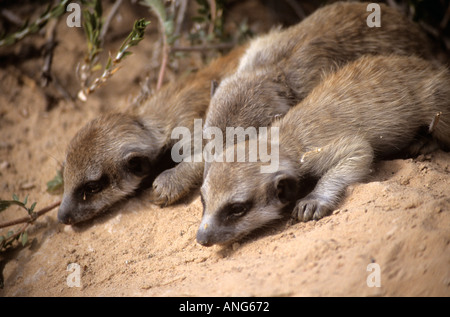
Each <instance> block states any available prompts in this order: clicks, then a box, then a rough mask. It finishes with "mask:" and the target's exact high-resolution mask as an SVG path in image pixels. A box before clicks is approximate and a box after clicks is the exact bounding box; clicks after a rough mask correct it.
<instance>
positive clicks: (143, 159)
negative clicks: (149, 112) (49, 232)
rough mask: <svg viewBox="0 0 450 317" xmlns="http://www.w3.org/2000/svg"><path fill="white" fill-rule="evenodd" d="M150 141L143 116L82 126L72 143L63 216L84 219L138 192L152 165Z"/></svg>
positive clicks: (69, 221) (117, 117) (67, 220)
mask: <svg viewBox="0 0 450 317" xmlns="http://www.w3.org/2000/svg"><path fill="white" fill-rule="evenodd" d="M151 140H152V138H151V136H149V134H148V131H146V129H145V128H144V127H143V126H142V125H141V124H140V123H139V122H138V121H136V120H135V119H134V118H132V117H129V116H125V115H123V114H116V115H108V116H104V117H101V118H98V119H96V120H94V121H92V122H91V123H89V124H88V125H87V126H85V127H84V128H83V129H81V130H80V131H79V132H78V134H77V135H76V136H75V137H74V139H73V140H72V141H71V143H70V145H69V148H68V152H67V156H66V161H65V166H64V172H63V178H64V195H63V199H62V203H61V206H60V208H59V211H58V220H59V221H60V222H62V223H65V224H74V223H77V222H81V221H85V220H87V219H89V218H92V217H93V216H95V215H96V214H98V213H100V212H102V211H105V210H106V209H108V208H109V207H111V206H112V205H113V204H115V203H117V202H118V201H120V200H122V199H123V198H126V197H127V196H129V195H131V194H133V193H134V191H135V190H136V189H137V188H138V187H139V185H140V183H141V181H142V180H143V179H144V178H145V177H146V176H147V175H148V174H149V173H150V171H151V169H152V162H153V160H154V159H155V157H156V155H155V154H154V153H153V152H154V151H152V147H151ZM145 141H148V142H145Z"/></svg>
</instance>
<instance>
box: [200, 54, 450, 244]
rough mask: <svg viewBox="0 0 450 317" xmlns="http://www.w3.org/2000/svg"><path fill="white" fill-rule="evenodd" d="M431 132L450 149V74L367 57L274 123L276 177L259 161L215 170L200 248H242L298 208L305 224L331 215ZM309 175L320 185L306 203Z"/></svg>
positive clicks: (206, 188) (414, 60)
mask: <svg viewBox="0 0 450 317" xmlns="http://www.w3.org/2000/svg"><path fill="white" fill-rule="evenodd" d="M436 118H439V122H437V123H436V121H437V120H436ZM424 127H425V129H428V133H429V134H430V135H429V137H432V138H433V139H434V141H435V142H437V143H438V144H439V145H440V146H441V147H442V148H443V149H444V150H450V72H449V70H448V69H446V68H445V67H438V66H434V65H433V64H431V63H430V62H429V61H426V60H424V59H421V58H418V57H402V56H364V57H362V58H360V59H358V60H356V61H354V62H352V63H349V64H347V65H346V66H344V67H342V68H341V69H340V70H338V71H337V72H335V73H331V74H329V75H328V76H326V77H325V78H324V80H323V81H322V82H321V83H320V84H319V85H318V86H316V87H315V88H314V89H313V90H312V92H311V93H310V94H309V95H308V96H307V97H306V98H305V99H304V100H303V101H302V102H301V103H299V104H298V105H296V106H295V107H294V108H292V109H291V110H289V112H288V113H287V114H286V115H285V116H284V117H283V118H280V119H277V120H276V121H274V123H273V125H272V128H278V133H279V156H278V160H279V161H278V169H277V171H276V172H272V173H261V166H263V165H264V164H265V163H262V162H261V161H258V160H256V161H255V162H234V163H219V162H212V163H210V164H209V165H210V166H209V169H208V172H207V174H206V176H205V179H204V182H203V185H202V187H201V196H202V202H203V206H204V207H203V208H204V209H203V218H202V221H201V224H200V227H199V229H198V233H197V241H198V243H200V244H202V245H204V246H210V245H213V244H226V243H229V242H232V241H235V240H236V239H239V238H241V237H242V236H244V235H247V234H248V233H250V232H251V231H252V230H254V229H256V228H260V227H263V226H265V225H267V224H268V223H270V222H271V221H273V220H275V219H279V218H281V217H282V210H283V209H284V208H285V207H286V206H288V205H289V206H292V204H294V206H295V207H294V209H293V211H292V216H293V217H294V218H295V219H297V220H299V221H308V220H311V219H320V218H322V217H324V216H326V215H328V214H329V213H330V212H331V211H332V210H333V209H335V208H336V207H337V206H338V204H339V203H340V201H341V199H342V197H343V195H344V193H345V189H346V187H347V186H348V185H350V184H352V183H356V182H361V181H363V180H365V179H366V177H367V176H368V175H369V173H370V169H371V165H372V162H373V160H374V159H377V158H382V157H385V156H389V155H394V154H397V153H399V152H401V151H402V150H406V151H408V149H410V148H414V147H410V145H411V144H412V143H414V142H415V140H416V137H417V135H418V133H419V132H421V131H423V128H424ZM270 131H271V130H270ZM269 137H270V136H269ZM269 142H270V141H269ZM244 145H245V144H244ZM274 146H275V144H274V143H272V147H274ZM306 176H312V177H314V178H317V179H318V182H317V184H316V186H315V188H314V189H313V190H312V192H310V193H309V194H307V195H306V196H305V197H303V198H301V199H299V198H300V197H298V193H299V190H300V189H301V188H302V186H303V182H304V179H305V177H306ZM298 199H299V200H298Z"/></svg>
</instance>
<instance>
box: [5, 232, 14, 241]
mask: <svg viewBox="0 0 450 317" xmlns="http://www.w3.org/2000/svg"><path fill="white" fill-rule="evenodd" d="M13 234H14V231H13V230H9V231H8V232H7V233H6V239H8V238H9V237H11V236H12V235H13Z"/></svg>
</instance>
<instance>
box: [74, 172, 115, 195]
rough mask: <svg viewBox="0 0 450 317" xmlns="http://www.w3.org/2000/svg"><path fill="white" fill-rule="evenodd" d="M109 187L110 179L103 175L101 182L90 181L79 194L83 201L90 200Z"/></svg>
mask: <svg viewBox="0 0 450 317" xmlns="http://www.w3.org/2000/svg"><path fill="white" fill-rule="evenodd" d="M108 185H109V178H108V176H107V175H102V177H100V179H99V180H95V181H88V182H86V183H84V184H83V185H81V186H80V188H79V189H78V194H79V196H80V197H81V199H82V200H87V199H89V198H90V197H91V196H92V195H94V194H97V193H99V192H101V191H102V190H104V189H105V188H106V187H107V186H108Z"/></svg>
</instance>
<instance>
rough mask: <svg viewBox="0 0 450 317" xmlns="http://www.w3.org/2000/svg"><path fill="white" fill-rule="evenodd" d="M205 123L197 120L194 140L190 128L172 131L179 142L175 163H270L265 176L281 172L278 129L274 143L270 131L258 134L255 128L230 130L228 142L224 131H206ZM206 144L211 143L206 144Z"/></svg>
mask: <svg viewBox="0 0 450 317" xmlns="http://www.w3.org/2000/svg"><path fill="white" fill-rule="evenodd" d="M202 122H203V120H202V119H195V120H194V135H193V136H192V134H191V130H189V129H188V128H187V127H176V128H174V129H173V130H172V134H171V138H172V139H179V141H178V142H177V143H175V144H174V145H173V147H172V152H171V156H172V160H173V161H174V162H176V163H179V162H181V161H184V162H203V161H204V162H213V161H214V162H257V161H260V162H262V163H269V164H267V165H262V166H261V173H274V172H276V171H277V170H278V166H279V143H278V141H279V128H278V127H270V140H269V133H268V128H267V127H260V128H258V130H257V129H256V128H255V127H248V128H246V129H244V128H242V127H227V128H226V129H225V138H224V135H223V131H222V130H221V129H220V128H218V127H205V128H202ZM224 139H225V142H224ZM205 140H208V141H207V142H204V141H205ZM235 140H236V142H235ZM246 140H247V141H246ZM192 151H193V153H192Z"/></svg>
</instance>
